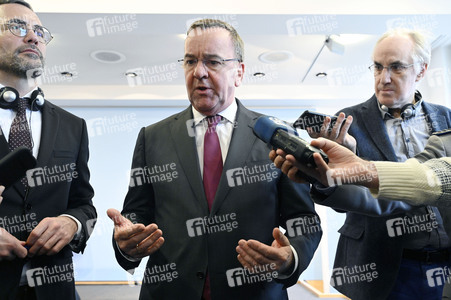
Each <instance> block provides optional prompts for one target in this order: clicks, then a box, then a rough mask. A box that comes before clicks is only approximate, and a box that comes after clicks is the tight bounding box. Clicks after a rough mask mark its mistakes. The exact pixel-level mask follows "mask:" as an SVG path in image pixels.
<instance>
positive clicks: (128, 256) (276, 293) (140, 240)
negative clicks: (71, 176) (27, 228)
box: [108, 19, 321, 300]
mask: <svg viewBox="0 0 451 300" xmlns="http://www.w3.org/2000/svg"><path fill="white" fill-rule="evenodd" d="M243 48H244V47H243V42H242V40H241V38H240V37H239V35H238V33H237V32H236V30H235V29H234V28H233V27H231V26H230V25H229V24H227V23H225V22H222V21H219V20H211V19H204V20H199V21H197V22H195V23H193V24H192V25H191V27H190V28H189V30H188V34H187V38H186V41H185V56H184V58H183V60H181V63H182V65H183V67H184V70H185V80H186V88H187V92H188V98H189V100H190V102H191V106H189V107H188V108H187V109H186V110H184V111H182V112H180V113H178V114H176V115H173V116H171V117H169V118H167V119H165V120H163V121H161V122H158V123H156V124H153V125H151V126H148V127H146V128H143V129H142V130H141V132H140V134H139V136H138V140H137V143H136V148H135V153H134V156H133V163H132V172H131V177H132V178H131V181H130V183H131V186H130V188H129V192H128V194H127V196H126V199H125V202H124V207H123V210H122V214H125V215H127V216H130V220H129V219H126V218H124V217H122V216H121V215H120V213H119V211H117V210H115V209H109V210H108V215H109V216H110V218H112V219H113V220H114V222H115V232H114V241H113V245H114V248H115V252H116V258H117V260H118V262H119V264H120V265H121V266H122V267H123V268H124V269H125V270H132V269H135V268H136V267H138V265H139V263H140V261H141V259H142V258H144V257H147V256H149V260H148V263H147V266H146V269H145V271H144V278H143V285H142V288H141V295H140V299H195V300H199V299H214V300H218V299H219V300H220V299H224V300H226V299H227V300H229V299H246V300H250V299H261V300H271V299H274V300H276V299H277V300H279V299H287V292H286V288H287V287H288V286H291V285H293V284H295V283H296V282H297V280H298V278H299V275H300V274H301V272H302V271H304V270H305V269H306V267H307V266H308V264H309V263H310V260H311V259H312V256H313V253H314V252H315V250H316V248H317V246H318V243H319V241H320V238H321V229H320V224H319V218H318V216H317V215H316V213H315V211H314V207H313V202H312V201H311V199H310V197H309V187H308V186H307V185H296V184H295V183H293V182H291V181H290V180H289V179H288V178H287V177H286V176H285V175H283V174H282V173H281V172H280V170H278V169H276V168H275V167H274V165H273V164H272V162H271V161H270V160H269V158H268V155H267V153H268V151H269V149H270V148H269V147H268V145H266V144H265V143H263V142H262V141H260V140H259V139H257V138H256V137H255V136H254V134H253V133H252V128H251V126H252V123H253V122H254V121H255V120H256V118H257V117H258V116H259V115H260V114H258V113H255V112H253V111H250V110H248V109H246V108H245V107H244V106H243V105H242V104H241V102H240V101H239V100H238V99H236V98H235V89H236V88H237V87H238V86H240V85H241V82H242V80H243V73H244V63H243ZM162 165H166V166H172V167H171V172H176V174H177V178H175V179H174V180H172V181H171V182H156V181H155V180H152V177H151V176H150V173H152V172H154V171H152V170H153V169H152V168H153V167H154V166H162ZM146 170H147V171H146ZM149 170H150V171H149ZM141 171H144V172H141ZM142 173H148V174H149V177H150V178H149V177H148V179H146V180H144V181H145V182H144V184H143V181H135V179H136V178H137V177H138V176H140V174H142ZM139 178H141V177H139ZM290 220H301V221H302V220H306V221H309V224H310V225H311V226H312V228H314V229H315V230H310V231H309V232H303V234H301V233H298V234H292V235H288V236H287V235H284V234H283V233H282V232H281V231H280V230H279V226H282V227H285V228H287V224H291V223H293V222H291V223H290ZM314 225H315V226H314ZM306 227H308V226H306ZM288 229H289V230H292V228H288ZM156 270H169V272H172V273H173V272H175V273H176V275H177V278H175V279H174V280H171V281H167V280H157V278H155V275H156V274H160V273H161V272H162V271H156ZM163 273H167V271H164V272H163Z"/></svg>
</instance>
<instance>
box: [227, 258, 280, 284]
mask: <svg viewBox="0 0 451 300" xmlns="http://www.w3.org/2000/svg"><path fill="white" fill-rule="evenodd" d="M226 276H227V284H228V285H229V287H232V288H233V287H238V286H242V285H246V284H254V283H258V282H265V281H266V282H271V281H273V280H274V279H276V278H277V277H278V276H279V273H278V272H277V270H276V264H274V263H271V264H265V265H258V266H255V267H253V268H252V269H248V268H235V269H230V270H227V271H226Z"/></svg>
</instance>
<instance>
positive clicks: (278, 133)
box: [253, 116, 329, 168]
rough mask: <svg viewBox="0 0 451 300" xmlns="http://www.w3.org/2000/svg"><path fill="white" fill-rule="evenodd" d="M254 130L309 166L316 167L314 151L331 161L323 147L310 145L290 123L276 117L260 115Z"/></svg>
mask: <svg viewBox="0 0 451 300" xmlns="http://www.w3.org/2000/svg"><path fill="white" fill-rule="evenodd" d="M253 131H254V134H255V135H256V136H257V137H258V138H259V139H261V140H262V141H264V142H265V143H268V144H270V145H271V146H273V147H274V148H279V149H282V150H283V151H285V152H286V153H287V154H291V155H293V156H294V157H295V158H296V160H297V161H298V162H299V163H301V164H304V165H306V166H307V167H309V168H313V167H316V164H315V160H314V159H313V153H319V154H321V156H322V158H323V159H324V161H325V162H326V163H328V162H329V158H328V157H327V155H326V153H324V152H323V151H322V150H321V149H318V148H316V147H313V146H310V144H309V143H307V142H306V141H305V140H303V139H301V138H300V137H299V136H298V133H297V132H296V130H294V129H293V128H292V127H291V126H290V125H288V124H287V123H285V122H283V121H281V120H279V119H277V118H275V117H269V116H261V117H259V118H258V119H257V121H256V122H255V124H254V127H253Z"/></svg>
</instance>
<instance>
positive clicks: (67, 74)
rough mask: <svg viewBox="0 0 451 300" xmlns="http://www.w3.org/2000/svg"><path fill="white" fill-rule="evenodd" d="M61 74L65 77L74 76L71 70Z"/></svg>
mask: <svg viewBox="0 0 451 300" xmlns="http://www.w3.org/2000/svg"><path fill="white" fill-rule="evenodd" d="M60 74H61V75H62V76H64V77H72V76H74V74H72V73H71V72H61V73H60Z"/></svg>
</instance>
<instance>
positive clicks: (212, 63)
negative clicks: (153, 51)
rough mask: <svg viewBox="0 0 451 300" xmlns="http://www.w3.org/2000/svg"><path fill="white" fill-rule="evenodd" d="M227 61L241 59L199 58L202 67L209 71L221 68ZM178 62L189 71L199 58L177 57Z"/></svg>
mask: <svg viewBox="0 0 451 300" xmlns="http://www.w3.org/2000/svg"><path fill="white" fill-rule="evenodd" d="M229 61H241V60H240V59H238V58H228V59H222V58H215V59H202V60H201V62H202V64H203V65H204V67H205V68H207V69H208V70H211V71H218V70H221V69H222V68H223V67H224V66H225V64H226V63H227V62H229ZM178 62H179V63H180V64H181V65H182V67H183V68H184V69H185V70H187V71H190V70H192V69H194V68H195V67H196V66H197V63H198V62H199V59H197V58H182V59H179V60H178Z"/></svg>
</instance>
